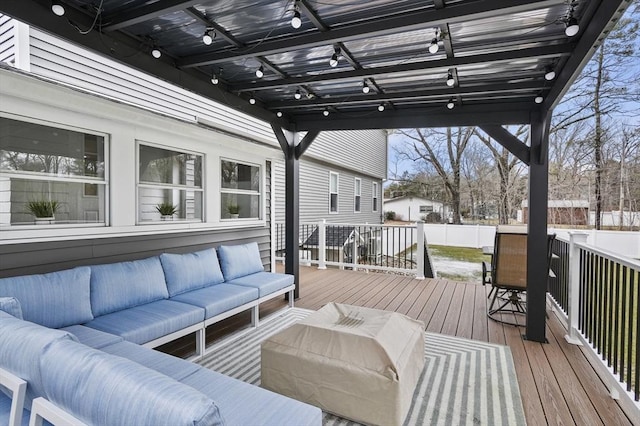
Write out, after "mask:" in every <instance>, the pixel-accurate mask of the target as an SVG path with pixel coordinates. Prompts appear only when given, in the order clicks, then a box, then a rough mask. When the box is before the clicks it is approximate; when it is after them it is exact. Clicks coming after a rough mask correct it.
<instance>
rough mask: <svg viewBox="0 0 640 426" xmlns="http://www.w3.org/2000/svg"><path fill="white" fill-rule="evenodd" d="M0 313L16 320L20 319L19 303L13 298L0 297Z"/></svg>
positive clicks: (20, 309)
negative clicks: (2, 312) (9, 315)
mask: <svg viewBox="0 0 640 426" xmlns="http://www.w3.org/2000/svg"><path fill="white" fill-rule="evenodd" d="M0 311H4V312H6V313H8V314H11V315H13V316H14V317H16V318H18V319H22V308H21V307H20V301H19V300H18V299H16V298H15V297H0Z"/></svg>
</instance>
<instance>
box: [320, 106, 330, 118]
mask: <svg viewBox="0 0 640 426" xmlns="http://www.w3.org/2000/svg"><path fill="white" fill-rule="evenodd" d="M322 115H324V116H325V117H326V116H328V115H329V109H328V108H325V109H324V111H322Z"/></svg>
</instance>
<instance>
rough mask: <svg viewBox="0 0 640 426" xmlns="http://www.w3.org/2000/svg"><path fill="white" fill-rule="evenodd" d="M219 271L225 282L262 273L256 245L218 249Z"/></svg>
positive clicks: (262, 268) (262, 269)
mask: <svg viewBox="0 0 640 426" xmlns="http://www.w3.org/2000/svg"><path fill="white" fill-rule="evenodd" d="M218 258H219V259H220V269H222V274H223V275H224V280H225V281H230V280H232V279H234V278H238V277H243V276H245V275H249V274H253V273H256V272H261V271H264V266H263V265H262V259H261V258H260V249H259V248H258V243H255V242H254V243H249V244H240V245H236V246H220V247H218Z"/></svg>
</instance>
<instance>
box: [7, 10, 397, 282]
mask: <svg viewBox="0 0 640 426" xmlns="http://www.w3.org/2000/svg"><path fill="white" fill-rule="evenodd" d="M0 34H1V35H0V62H2V63H3V64H4V65H2V66H1V67H0V83H1V84H0V119H2V120H4V121H3V123H29V125H33V126H35V127H37V128H41V129H51V128H54V129H58V128H59V129H61V132H66V131H68V132H70V133H71V134H73V135H75V136H77V135H78V134H80V135H85V139H87V137H89V138H102V139H103V140H104V150H103V152H102V154H96V158H98V157H99V158H100V159H101V161H102V162H101V163H100V164H102V165H103V167H104V173H103V175H101V176H102V178H100V179H98V178H95V177H89V178H83V179H85V180H86V179H90V180H89V181H85V182H84V183H83V181H82V179H80V178H76V179H75V180H74V179H68V176H62V177H60V176H52V177H51V176H50V177H47V176H36V178H37V179H36V180H38V179H39V182H40V181H42V182H49V183H50V184H53V185H58V186H63V187H65V188H72V189H65V190H64V191H67V192H65V194H67V198H74V199H78V200H85V204H86V200H87V199H89V198H90V197H98V199H99V202H94V203H93V205H97V206H98V207H92V208H91V209H89V208H83V207H82V204H78V203H76V204H73V203H71V202H69V201H67V202H65V203H64V204H65V208H64V211H62V212H61V213H60V214H59V215H58V216H59V218H67V219H69V218H71V217H72V216H73V219H74V220H76V222H75V224H74V223H72V222H73V221H72V220H67V221H62V220H58V221H57V223H55V224H52V225H51V226H34V225H33V224H28V223H25V222H24V220H25V219H24V218H25V217H28V215H25V214H24V206H19V205H20V204H25V203H26V201H27V198H28V197H29V194H30V193H29V192H26V193H24V194H26V195H24V194H23V199H20V200H16V193H17V192H18V191H17V186H16V185H17V184H16V183H15V182H17V181H21V180H25V179H26V180H27V181H28V180H29V179H31V178H32V177H33V176H31V175H29V174H28V173H23V172H21V171H19V170H18V171H15V170H4V169H3V170H0V221H1V222H2V223H0V258H1V259H2V261H1V262H0V277H1V276H11V275H20V274H27V273H42V272H48V271H53V270H59V269H64V268H68V267H73V266H78V265H88V264H98V263H108V262H114V261H121V260H132V259H140V258H144V257H147V256H151V255H155V254H159V253H161V252H164V251H167V252H188V251H194V250H198V249H201V248H205V247H210V246H212V245H219V244H234V243H242V242H248V241H257V242H258V243H259V246H260V250H261V254H262V258H263V263H264V264H265V267H266V268H267V269H269V268H270V267H271V266H272V265H273V262H274V260H273V256H272V253H273V250H274V247H273V244H272V240H273V236H272V234H273V233H274V229H275V224H276V222H279V221H283V220H284V203H285V199H284V157H283V154H282V151H281V149H280V146H279V144H278V142H277V140H276V139H275V137H274V135H273V131H272V129H271V128H270V126H269V124H267V123H265V122H261V121H259V120H257V119H255V118H252V117H249V116H248V115H245V114H243V113H242V112H238V111H236V110H232V109H230V108H228V107H225V106H223V105H220V104H217V103H215V102H213V101H211V100H209V99H206V98H204V97H202V96H198V95H196V94H194V93H192V92H189V91H187V90H184V89H181V88H179V87H177V86H174V85H171V84H169V83H167V82H165V81H162V80H159V79H157V78H154V77H150V76H148V75H146V74H144V73H141V72H138V71H136V70H133V69H131V68H128V67H125V66H123V65H121V64H120V63H118V62H117V61H115V60H112V59H110V58H105V57H102V56H100V55H97V54H94V53H92V52H89V51H87V50H85V49H82V48H79V47H77V46H74V45H71V44H69V43H67V42H65V41H62V40H60V39H57V38H54V37H52V36H51V35H49V34H46V33H44V32H42V31H40V30H37V29H35V28H30V27H29V26H27V25H24V24H22V23H19V22H17V21H15V20H11V19H8V18H6V17H4V16H0ZM5 127H7V128H8V126H5ZM3 131H4V129H3ZM54 133H57V132H54ZM87 135H88V136H87ZM10 137H13V136H10ZM10 137H8V138H5V141H3V143H5V145H6V147H5V145H3V148H2V149H5V148H6V149H5V151H7V150H9V148H7V147H9V146H10V145H11V143H12V142H11V141H9V142H7V141H8V140H9V139H10ZM386 142H387V139H386V133H385V132H384V131H380V130H373V131H353V132H352V131H349V132H346V131H343V132H327V133H323V134H321V135H320V136H319V138H318V140H316V141H315V142H314V143H313V144H312V146H311V147H310V149H309V150H308V152H307V154H305V157H303V158H304V161H303V163H302V165H301V173H300V188H301V193H300V207H301V210H300V212H301V222H305V221H317V220H320V219H321V218H323V217H324V218H326V219H327V221H333V222H345V221H355V222H358V223H364V222H369V223H379V222H380V215H381V212H382V181H383V179H384V178H385V176H386V158H375V157H374V155H373V153H379V152H381V150H382V149H384V148H385V147H386ZM14 145H15V146H20V144H19V143H17V142H16V143H14ZM41 146H42V145H41ZM87 146H88V145H87V142H85V144H84V146H83V148H82V149H83V150H84V154H85V155H84V157H85V160H84V161H85V162H86V161H87V160H86V158H87V156H88V155H87V154H91V155H93V153H89V152H88V151H90V150H88V148H87ZM38 149H39V148H38ZM145 150H146V151H145ZM77 151H80V149H77ZM147 151H148V152H147ZM156 151H162V152H170V153H171V152H174V151H175V152H174V154H175V153H177V154H179V156H185V155H186V156H188V157H190V158H192V159H193V158H195V159H196V160H197V162H198V164H199V163H201V164H202V180H201V183H200V184H199V186H198V184H195V186H193V185H192V184H193V182H195V181H196V180H197V179H195V180H194V178H193V176H194V174H193V173H194V172H193V168H192V167H193V162H192V163H189V164H190V165H187V168H189V167H191V168H189V172H187V173H186V176H187V178H186V179H187V186H188V188H187V189H184V187H183V186H181V185H182V184H181V185H176V184H171V185H165V186H164V187H163V186H162V185H158V183H157V182H155V181H153V179H151V181H149V182H146V181H145V180H144V179H145V178H144V173H143V171H142V170H139V168H140V167H141V164H146V163H145V161H146V162H147V163H153V162H154V159H153V152H156ZM183 151H184V152H183ZM385 151H386V150H385ZM24 152H27V153H29V151H24ZM24 152H23V154H24ZM34 152H37V151H34ZM149 153H151V154H149ZM101 155H102V157H101ZM378 155H379V154H378ZM103 157H104V158H103ZM147 157H149V158H150V160H149V159H147V160H145V158H147ZM338 159H340V160H339V161H338ZM79 161H81V159H80V157H79ZM189 161H191V160H189ZM229 164H231V165H237V166H238V167H242V168H243V170H244V171H246V172H248V173H251V176H252V179H254V180H255V182H254V183H255V187H252V188H249V189H250V190H247V189H242V188H240V189H238V188H237V187H236V188H234V187H232V186H225V177H224V176H225V174H224V173H225V167H226V166H227V165H229ZM176 170H178V168H176V167H174V172H175V171H176ZM174 174H175V173H174ZM331 174H334V175H335V174H337V175H338V197H337V202H338V206H337V212H330V210H329V207H330V206H329V203H330V193H329V191H330V176H331ZM221 176H222V177H221ZM356 180H358V181H359V182H360V183H359V184H358V186H359V188H360V195H359V197H360V209H359V210H360V211H359V212H358V211H357V209H356V208H355V198H356V195H355V193H356V189H355V188H356V183H355V182H356ZM189 182H191V184H190V183H189ZM11 185H13V186H11ZM65 185H66V186H65ZM82 185H84V188H85V189H82V188H83V186H82ZM189 185H191V186H189ZM376 187H377V192H378V194H379V195H378V197H379V198H378V199H377V201H376V203H377V209H374V208H373V204H374V201H373V199H374V198H375V197H374V196H373V191H374V189H375V188H376ZM73 188H77V190H76V189H73ZM86 188H97V189H95V190H87V189H86ZM64 191H62V192H64ZM74 191H75V192H74ZM78 191H79V192H78ZM163 191H164V192H163ZM23 192H24V191H23ZM72 192H73V194H72V195H73V197H71V196H70V195H69V194H71V193H72ZM167 193H169V194H171V193H173V194H174V195H173V196H174V197H175V198H174V199H175V200H178V201H179V202H180V203H181V204H180V205H181V206H183V209H182V210H183V211H184V212H183V213H180V214H181V215H183V216H185V217H180V218H176V219H180V220H175V221H170V222H163V221H161V218H160V216H159V215H158V214H157V212H155V210H154V208H153V207H154V206H155V204H156V203H157V202H158V200H160V199H161V195H162V194H164V195H165V196H166V194H167ZM175 194H177V195H175ZM194 194H195V196H194ZM12 197H13V198H12ZM231 197H233V199H240V200H241V201H242V203H241V204H242V205H244V206H245V209H244V212H243V213H244V215H245V217H242V215H241V217H240V218H233V217H231V215H230V214H229V213H228V212H227V211H226V208H227V207H228V204H229V200H230V199H231ZM178 201H176V203H178ZM72 205H73V206H75V207H73V206H72ZM12 209H13V210H12ZM20 209H22V210H20ZM18 210H20V211H18ZM72 210H74V211H72ZM75 210H77V211H75ZM249 211H250V213H249ZM194 212H195V213H194ZM18 213H19V214H18ZM74 214H75V216H74ZM12 217H13V218H14V219H13V221H14V222H16V221H18V220H17V219H15V218H17V217H21V218H22V219H20V221H22V222H20V223H12V219H11V218H12Z"/></svg>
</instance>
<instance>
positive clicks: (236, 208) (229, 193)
mask: <svg viewBox="0 0 640 426" xmlns="http://www.w3.org/2000/svg"><path fill="white" fill-rule="evenodd" d="M220 169H221V179H220V218H222V219H260V217H261V214H260V211H261V202H262V201H261V195H262V194H261V188H262V186H261V182H260V180H261V173H260V167H259V166H256V165H252V164H244V163H238V162H236V161H231V160H221V167H220Z"/></svg>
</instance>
